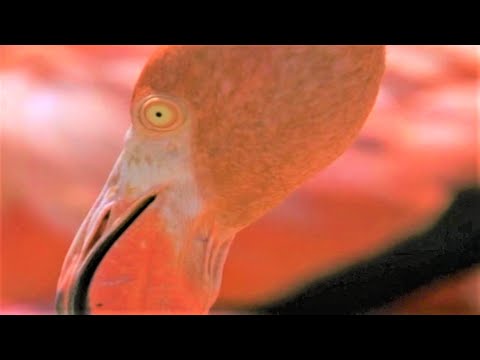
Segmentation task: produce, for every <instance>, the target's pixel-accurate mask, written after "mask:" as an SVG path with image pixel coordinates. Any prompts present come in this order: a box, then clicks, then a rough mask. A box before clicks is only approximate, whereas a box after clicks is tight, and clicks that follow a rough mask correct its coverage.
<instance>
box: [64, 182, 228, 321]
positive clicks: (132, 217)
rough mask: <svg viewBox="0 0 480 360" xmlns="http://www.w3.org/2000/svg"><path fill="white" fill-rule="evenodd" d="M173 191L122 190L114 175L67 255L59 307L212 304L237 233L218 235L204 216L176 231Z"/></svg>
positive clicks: (182, 308) (187, 310)
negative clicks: (168, 211) (169, 209)
mask: <svg viewBox="0 0 480 360" xmlns="http://www.w3.org/2000/svg"><path fill="white" fill-rule="evenodd" d="M112 174H113V173H112ZM111 177H112V176H111ZM113 177H114V176H113ZM112 194H114V195H112ZM165 198H166V196H165V190H162V189H160V190H159V189H157V190H150V191H148V192H147V193H145V194H143V195H141V196H135V197H133V198H132V196H126V195H122V196H120V195H119V191H118V184H117V181H116V180H115V179H114V180H109V182H107V185H106V187H105V189H104V191H103V192H102V194H101V195H100V196H99V198H98V200H97V202H96V203H95V205H94V206H93V208H92V209H91V210H90V213H89V214H88V216H87V217H86V219H85V220H84V222H83V224H82V226H81V227H80V229H79V231H78V233H77V235H76V238H75V240H74V242H73V244H72V246H71V248H70V251H69V253H68V255H67V257H66V259H65V262H64V265H63V269H62V272H61V276H60V280H59V283H58V290H57V311H58V312H59V313H61V314H205V313H207V312H208V310H209V308H210V307H211V306H212V305H213V302H214V301H215V299H216V296H217V294H218V291H219V287H220V283H221V274H222V270H223V264H224V261H225V258H226V255H227V253H228V248H229V245H230V243H231V239H228V240H227V241H218V239H219V236H217V235H216V234H215V231H205V229H206V226H205V221H203V218H202V217H200V216H199V217H197V218H196V219H193V221H191V222H189V223H190V226H183V228H186V231H183V232H182V234H181V236H179V235H178V233H172V231H170V230H169V229H168V226H167V225H168V224H167V223H166V221H165V217H164V216H163V215H162V214H164V209H165V207H166V205H165ZM205 233H207V235H205ZM223 238H225V237H223Z"/></svg>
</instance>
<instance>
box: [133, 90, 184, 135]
mask: <svg viewBox="0 0 480 360" xmlns="http://www.w3.org/2000/svg"><path fill="white" fill-rule="evenodd" d="M140 121H141V123H142V124H143V126H145V127H146V128H148V129H150V130H156V131H170V130H173V129H175V128H176V127H177V126H179V125H180V124H182V123H183V119H182V113H181V111H180V109H179V108H178V106H177V105H176V104H175V103H174V102H173V101H171V100H167V99H163V98H158V97H154V98H150V99H148V100H147V101H145V103H144V104H143V106H142V107H141V110H140Z"/></svg>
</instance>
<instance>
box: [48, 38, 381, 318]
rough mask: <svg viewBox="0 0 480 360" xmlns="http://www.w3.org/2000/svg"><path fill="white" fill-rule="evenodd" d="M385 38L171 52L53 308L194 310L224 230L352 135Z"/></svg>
mask: <svg viewBox="0 0 480 360" xmlns="http://www.w3.org/2000/svg"><path fill="white" fill-rule="evenodd" d="M384 59H385V49H384V47H383V46H173V47H161V48H159V49H158V50H157V51H156V52H155V53H154V54H153V56H152V57H151V58H150V60H149V61H148V63H147V64H146V66H145V68H144V70H143V72H142V74H141V75H140V78H139V80H138V82H137V85H136V87H135V90H134V92H133V97H132V102H131V118H132V124H131V127H130V128H129V130H128V131H127V134H126V136H125V144H124V147H123V149H122V151H121V154H120V156H119V158H118V159H117V161H116V163H115V165H114V167H113V169H112V171H111V173H110V175H109V177H108V179H107V181H106V184H105V186H104V188H103V190H102V192H101V193H100V195H99V197H98V198H97V200H96V201H95V203H94V205H93V207H92V208H91V210H90V212H89V213H88V215H87V217H86V218H85V220H84V222H83V223H82V225H81V226H80V228H79V230H78V232H77V235H76V237H75V239H74V242H73V243H72V245H71V247H70V250H69V252H68V254H67V256H66V258H65V262H64V264H63V267H62V271H61V275H60V278H59V282H58V295H57V309H58V311H59V312H60V313H67V314H70V313H73V314H78V313H80V314H85V313H90V314H99V313H158V314H182V313H198V314H206V313H208V311H209V310H210V308H211V306H212V305H213V304H214V302H215V300H216V298H217V295H218V292H219V288H220V284H221V278H222V270H223V265H224V262H225V259H226V257H227V254H228V251H229V248H230V246H231V243H232V241H233V239H234V237H235V235H236V234H237V233H238V232H239V231H240V230H241V229H244V228H245V227H247V226H248V225H250V224H252V223H254V222H255V221H256V220H258V219H259V218H260V217H262V215H264V214H265V213H267V212H268V211H269V210H270V209H272V208H274V207H275V206H277V205H278V204H279V203H281V202H282V201H283V200H284V199H285V198H286V197H287V196H288V195H289V194H290V193H291V192H293V191H294V190H295V189H297V188H298V187H299V186H300V185H301V184H303V183H304V182H305V181H306V180H307V179H309V178H311V177H312V176H313V175H314V174H315V173H316V172H318V171H319V170H320V169H322V168H324V167H325V166H327V165H328V164H330V163H331V162H333V161H334V160H335V159H336V158H337V157H338V156H339V155H341V154H342V153H343V152H344V151H345V150H346V149H347V147H348V146H349V145H350V144H351V143H352V141H353V140H354V139H355V137H356V135H357V134H358V132H359V130H360V129H361V127H362V125H363V123H364V121H365V119H366V118H367V116H368V114H369V113H370V111H371V109H372V107H373V104H374V102H375V99H376V96H377V93H378V90H379V86H380V82H381V79H382V75H383V72H384V61H385V60H384Z"/></svg>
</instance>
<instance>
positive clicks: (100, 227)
mask: <svg viewBox="0 0 480 360" xmlns="http://www.w3.org/2000/svg"><path fill="white" fill-rule="evenodd" d="M110 213H111V210H108V211H107V212H106V213H105V216H104V217H103V219H102V221H100V223H99V224H98V226H97V228H96V230H95V233H94V235H93V236H92V238H91V240H90V241H89V243H88V245H87V247H86V249H85V251H86V252H85V253H86V254H88V253H89V252H90V250H91V249H92V247H93V246H94V245H95V244H96V243H97V241H98V240H99V239H100V238H101V237H102V235H103V233H104V232H105V229H106V227H107V224H108V220H109V219H110Z"/></svg>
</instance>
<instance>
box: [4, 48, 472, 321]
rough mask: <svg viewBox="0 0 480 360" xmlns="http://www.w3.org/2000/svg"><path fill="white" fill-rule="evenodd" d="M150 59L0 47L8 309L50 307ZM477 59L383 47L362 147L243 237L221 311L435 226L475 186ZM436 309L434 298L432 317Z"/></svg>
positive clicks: (464, 302)
mask: <svg viewBox="0 0 480 360" xmlns="http://www.w3.org/2000/svg"><path fill="white" fill-rule="evenodd" d="M152 51H153V48H152V47H148V46H146V47H143V46H142V47H3V48H2V53H3V56H2V59H3V63H2V64H1V69H0V71H1V73H0V81H1V83H2V87H3V88H5V89H8V94H9V96H8V98H6V99H5V100H3V101H6V102H5V103H4V104H3V105H4V109H6V111H5V112H4V113H3V115H2V244H1V246H2V258H1V260H2V268H1V270H2V274H1V276H2V283H1V291H2V292H1V301H2V304H1V305H2V308H3V309H4V311H14V312H15V311H20V310H19V308H18V306H19V305H20V306H24V307H25V308H24V309H23V311H31V312H41V311H45V312H51V311H52V309H53V297H54V292H55V284H56V280H57V278H58V275H59V270H60V266H61V262H62V259H63V257H64V256H65V252H66V250H67V248H68V245H69V244H68V241H69V240H70V239H71V238H72V236H73V233H74V232H75V230H76V228H77V226H78V224H79V222H80V220H81V218H82V217H84V215H85V213H86V210H87V209H88V208H89V206H90V204H91V203H92V202H93V200H94V198H95V197H96V195H97V194H98V192H99V190H100V188H101V186H102V183H103V180H104V179H105V178H106V176H107V175H108V171H109V168H110V167H111V165H112V163H113V161H114V159H115V157H116V155H117V153H118V152H119V150H120V149H121V145H122V139H123V133H124V132H125V130H126V129H127V127H128V124H129V120H130V119H129V117H128V106H129V100H130V99H129V97H130V90H131V88H132V86H133V83H134V81H135V79H136V77H137V76H138V75H139V72H140V70H141V68H142V66H143V64H144V62H145V61H146V59H147V57H148V56H149V54H150V53H151V52H152ZM476 51H477V49H476V48H475V47H389V49H388V52H387V71H386V75H385V79H384V83H383V86H382V89H381V92H380V95H379V98H378V101H377V105H376V107H375V109H374V112H373V113H372V114H371V116H370V118H369V120H368V121H367V124H366V126H365V128H364V129H363V130H362V132H361V134H360V137H359V138H358V140H357V141H356V143H355V144H354V145H353V146H352V147H351V148H350V149H349V150H348V151H347V152H346V153H345V154H344V155H343V156H342V157H341V158H340V159H339V160H338V161H337V162H335V163H334V164H333V165H331V166H330V167H329V168H328V169H327V170H326V171H324V172H322V173H321V174H319V175H318V176H316V177H315V178H314V179H312V180H311V181H309V182H308V183H307V184H305V185H304V186H302V187H301V188H300V189H299V190H297V191H296V192H295V193H294V194H292V195H291V196H290V197H289V198H288V199H287V200H286V201H285V202H284V203H282V204H281V205H280V206H278V207H277V208H275V209H274V210H272V211H271V212H270V213H268V214H267V215H266V216H264V217H263V218H262V219H261V220H260V221H259V222H257V223H255V224H253V225H252V226H250V227H249V228H247V229H245V230H243V231H242V232H240V233H239V235H238V236H237V238H236V241H235V242H234V243H233V245H232V248H231V251H230V255H229V258H228V260H227V263H226V267H225V272H224V280H223V284H222V289H221V291H220V297H219V300H218V303H217V304H218V306H219V307H221V308H227V309H228V307H229V306H236V307H238V306H251V305H252V304H258V303H264V302H268V301H270V300H272V299H276V298H279V297H281V296H283V295H285V294H287V293H289V292H291V291H293V289H294V288H295V287H296V286H297V285H298V284H300V283H304V282H305V281H307V280H310V279H312V278H314V277H318V276H320V275H321V274H327V273H331V272H333V271H335V270H337V269H338V268H341V267H343V266H347V265H348V264H349V263H352V262H355V261H357V260H358V259H361V258H365V257H369V256H373V255H374V254H375V253H378V252H379V251H381V250H382V249H384V248H387V247H389V246H391V245H392V243H393V242H394V241H397V239H400V238H401V236H403V235H406V234H408V233H414V232H417V231H419V230H420V229H422V228H425V227H426V226H427V225H428V224H431V223H432V222H434V221H435V219H436V218H437V217H438V216H439V215H440V214H441V213H442V211H443V210H444V209H445V208H446V207H447V206H448V204H449V202H450V200H451V197H452V194H453V193H454V192H455V190H456V189H458V188H461V187H462V186H465V185H468V184H471V183H474V182H475V181H476V180H475V179H476V175H477V174H476V172H475V169H476V165H477V164H476V161H477V159H476V153H477V151H478V149H477V147H476V146H477V143H476V134H475V130H476V128H475V126H476V124H475V121H476V116H477V114H476V106H477V104H476V101H478V99H477V97H476V95H477V94H476V91H477V86H478V84H477V82H476V81H477V73H476V72H477V66H478V63H477V62H478V59H477V53H476ZM47 124H48V126H46V125H47ZM39 139H41V141H39ZM92 159H93V160H92ZM366 169H368V171H367V170H366ZM412 169H413V170H412ZM52 174H54V176H53V175H52ZM393 189H394V191H392V190H393ZM372 218H374V219H375V221H372ZM345 219H348V222H349V226H348V227H346V226H344V225H343V224H344V220H345ZM473 271H475V270H473ZM477 272H478V271H477ZM474 274H475V272H471V273H470V274H467V276H468V280H467V281H469V284H470V286H466V289H468V290H465V291H463V292H462V291H457V292H455V293H454V294H455V296H454V297H453V300H449V301H456V302H457V303H459V304H461V305H460V306H457V310H456V311H467V312H468V311H470V312H478V311H479V308H480V304H479V302H478V301H477V300H476V297H475V284H477V281H478V275H474ZM461 279H462V278H461V277H460V279H458V280H457V279H455V281H457V283H459V282H460V281H461ZM472 279H473V280H472ZM452 281H453V280H452ZM457 288H458V286H457ZM439 292H441V290H439ZM437 293H438V292H437ZM449 298H452V296H450V297H449ZM423 299H424V298H423ZM441 304H442V302H441V300H438V298H437V299H436V300H435V301H433V302H432V306H431V307H430V311H432V312H435V311H441V310H442V307H441V306H442V305H441ZM434 305H435V306H434ZM15 306H17V307H16V308H15ZM410 306H411V307H412V308H415V306H414V305H410ZM462 306H463V307H462ZM28 308H30V309H31V310H28ZM424 308H428V305H425V306H424ZM9 309H13V310H9ZM15 309H17V310H15ZM449 309H451V307H450V308H449ZM458 309H460V310H458ZM396 311H400V312H401V309H400V310H399V309H398V308H397V310H396ZM423 311H425V310H423Z"/></svg>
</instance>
